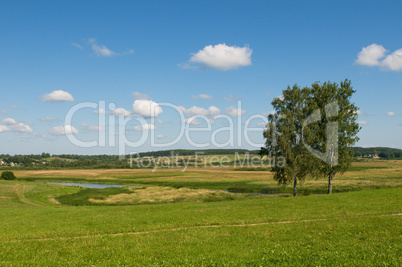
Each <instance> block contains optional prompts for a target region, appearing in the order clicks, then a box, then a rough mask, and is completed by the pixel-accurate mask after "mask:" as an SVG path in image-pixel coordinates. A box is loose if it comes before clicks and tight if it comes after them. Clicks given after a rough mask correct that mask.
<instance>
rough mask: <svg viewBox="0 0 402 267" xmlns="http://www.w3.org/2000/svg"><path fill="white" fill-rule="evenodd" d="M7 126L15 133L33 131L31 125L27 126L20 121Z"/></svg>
mask: <svg viewBox="0 0 402 267" xmlns="http://www.w3.org/2000/svg"><path fill="white" fill-rule="evenodd" d="M9 128H10V129H11V130H13V131H14V132H17V133H32V132H33V131H32V129H31V127H29V126H28V125H26V124H24V123H22V122H20V123H17V124H14V125H10V126H9Z"/></svg>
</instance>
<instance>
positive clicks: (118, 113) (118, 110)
mask: <svg viewBox="0 0 402 267" xmlns="http://www.w3.org/2000/svg"><path fill="white" fill-rule="evenodd" d="M99 112H100V111H99ZM110 113H111V114H113V115H116V116H130V115H131V112H130V111H128V110H126V109H124V108H115V109H114V110H112V111H111V112H110Z"/></svg>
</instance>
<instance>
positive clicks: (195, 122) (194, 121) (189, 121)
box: [186, 117, 201, 125]
mask: <svg viewBox="0 0 402 267" xmlns="http://www.w3.org/2000/svg"><path fill="white" fill-rule="evenodd" d="M186 123H187V124H191V125H200V124H201V122H200V121H199V120H197V118H195V117H191V118H187V119H186Z"/></svg>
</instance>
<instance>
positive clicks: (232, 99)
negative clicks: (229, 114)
mask: <svg viewBox="0 0 402 267" xmlns="http://www.w3.org/2000/svg"><path fill="white" fill-rule="evenodd" d="M223 100H225V101H227V102H232V101H236V100H238V97H236V96H234V95H232V94H230V95H228V96H226V97H224V98H223Z"/></svg>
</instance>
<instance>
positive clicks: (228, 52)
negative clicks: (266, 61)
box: [189, 44, 252, 70]
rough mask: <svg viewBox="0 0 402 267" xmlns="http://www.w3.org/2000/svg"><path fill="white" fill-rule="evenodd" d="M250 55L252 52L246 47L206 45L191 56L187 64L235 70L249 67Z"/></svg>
mask: <svg viewBox="0 0 402 267" xmlns="http://www.w3.org/2000/svg"><path fill="white" fill-rule="evenodd" d="M251 54H252V50H251V49H250V48H249V47H248V46H245V47H237V46H227V45H226V44H217V45H208V46H206V47H204V48H203V49H202V50H200V51H198V52H197V53H195V54H193V55H192V56H191V58H190V60H189V63H190V64H200V65H201V66H202V67H206V68H212V69H218V70H230V69H237V68H238V67H242V66H249V65H251Z"/></svg>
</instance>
